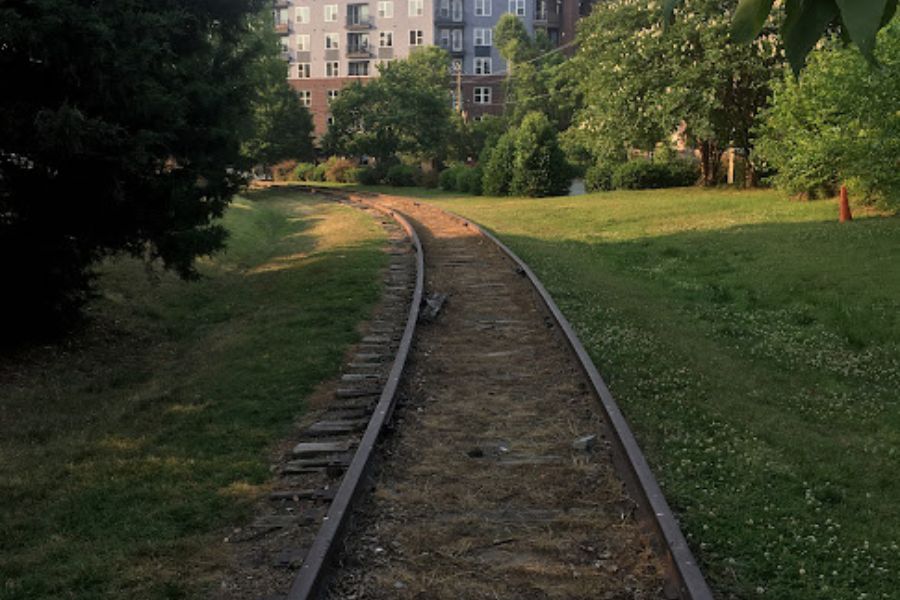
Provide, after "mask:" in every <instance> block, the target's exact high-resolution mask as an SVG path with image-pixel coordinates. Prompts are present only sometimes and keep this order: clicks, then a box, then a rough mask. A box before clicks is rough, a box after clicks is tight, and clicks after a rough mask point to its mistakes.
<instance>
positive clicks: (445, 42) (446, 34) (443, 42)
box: [438, 29, 450, 50]
mask: <svg viewBox="0 0 900 600" xmlns="http://www.w3.org/2000/svg"><path fill="white" fill-rule="evenodd" d="M438 46H440V47H441V48H443V49H444V50H449V49H450V30H449V29H441V30H439V31H438Z"/></svg>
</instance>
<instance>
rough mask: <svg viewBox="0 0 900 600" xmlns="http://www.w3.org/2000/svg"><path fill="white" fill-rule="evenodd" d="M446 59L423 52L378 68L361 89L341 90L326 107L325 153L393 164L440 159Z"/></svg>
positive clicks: (434, 51)
mask: <svg viewBox="0 0 900 600" xmlns="http://www.w3.org/2000/svg"><path fill="white" fill-rule="evenodd" d="M449 68H450V57H449V55H448V54H447V53H446V52H445V51H444V50H441V49H440V48H436V47H432V46H429V47H427V48H423V49H421V50H418V51H416V52H414V53H413V54H412V55H411V56H410V57H409V58H407V59H403V60H394V61H391V62H390V63H387V64H386V65H383V66H380V67H379V69H380V76H379V77H377V78H374V79H372V80H371V81H370V82H368V83H367V84H366V85H362V84H361V83H358V82H356V83H354V84H351V85H349V86H346V87H345V88H344V89H343V90H341V94H340V96H338V98H336V99H335V100H334V101H333V102H332V104H331V114H332V117H333V118H334V122H333V124H332V125H331V126H330V127H329V128H328V133H327V134H326V135H325V137H324V138H323V140H322V145H323V147H324V149H325V150H326V152H329V153H331V154H340V155H345V156H363V155H366V156H372V157H374V158H375V159H376V160H377V162H379V163H381V162H386V163H390V162H395V161H396V160H397V159H398V156H399V155H401V154H403V155H409V156H413V157H415V158H417V159H421V160H432V159H437V158H441V157H442V156H443V154H444V153H445V151H446V150H445V147H446V145H447V142H448V141H449V139H450V137H451V132H452V121H451V112H452V111H451V109H450V90H449V88H448V86H447V77H446V74H447V72H448V71H449Z"/></svg>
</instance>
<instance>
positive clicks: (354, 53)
mask: <svg viewBox="0 0 900 600" xmlns="http://www.w3.org/2000/svg"><path fill="white" fill-rule="evenodd" d="M371 56H372V48H371V47H370V46H369V45H368V44H360V45H358V46H350V47H348V48H347V58H371Z"/></svg>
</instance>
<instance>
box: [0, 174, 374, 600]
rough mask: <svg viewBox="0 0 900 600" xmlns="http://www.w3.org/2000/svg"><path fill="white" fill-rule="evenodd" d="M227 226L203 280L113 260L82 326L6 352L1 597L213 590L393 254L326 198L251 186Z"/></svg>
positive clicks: (1, 394) (173, 594)
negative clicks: (273, 462) (277, 451)
mask: <svg viewBox="0 0 900 600" xmlns="http://www.w3.org/2000/svg"><path fill="white" fill-rule="evenodd" d="M225 224H226V225H227V226H228V229H229V230H230V232H231V240H230V244H229V248H228V250H227V252H224V253H222V254H220V255H218V256H216V257H214V258H211V259H207V260H204V261H202V262H201V267H200V268H201V271H202V273H203V275H204V279H203V280H202V281H200V282H197V283H184V282H181V281H179V280H177V279H175V278H173V277H170V276H168V275H163V276H162V277H160V278H159V279H158V281H156V282H152V281H150V280H148V278H147V275H146V273H145V271H144V268H143V266H142V265H141V264H139V263H137V262H135V261H131V260H116V261H111V262H110V263H109V264H107V265H104V267H103V270H102V271H103V276H102V279H101V287H100V289H101V292H102V298H101V299H99V300H98V301H97V302H96V303H95V304H94V305H92V306H91V311H90V312H91V315H92V323H91V324H90V325H89V326H88V327H87V329H86V331H84V332H81V333H79V334H78V335H76V336H75V337H74V338H72V339H70V340H68V341H66V342H63V343H60V344H58V345H56V346H51V347H46V348H34V349H31V350H29V351H27V352H23V353H20V354H18V355H14V356H6V357H4V358H3V361H4V362H3V365H2V369H0V598H3V599H4V600H7V599H8V600H13V599H23V600H24V599H28V600H34V599H43V598H46V599H50V598H52V599H58V598H79V599H88V598H98V599H99V598H104V599H107V598H108V599H112V598H116V599H118V598H197V597H206V596H207V595H208V594H209V591H208V589H207V588H208V586H213V587H214V586H215V585H216V579H215V575H216V572H217V569H220V568H222V567H223V564H224V561H223V560H222V557H221V556H220V555H219V554H220V553H221V552H222V544H221V538H222V537H223V535H224V534H223V531H225V530H226V529H227V528H228V527H230V526H233V525H237V524H240V523H241V521H242V519H245V518H246V517H247V516H248V512H249V508H250V506H251V505H252V501H253V499H254V498H255V497H257V495H258V494H259V493H260V491H261V490H262V489H264V486H265V484H266V482H267V481H268V479H269V477H270V473H269V468H268V467H269V462H270V461H269V456H268V452H270V451H271V448H272V447H273V445H274V444H276V443H277V442H278V441H279V440H281V439H283V438H284V437H285V436H286V435H288V433H289V432H290V429H291V424H292V421H293V419H294V418H295V417H296V416H297V415H298V414H299V413H300V412H302V410H303V408H304V398H305V397H306V396H307V395H308V394H309V393H310V392H311V391H312V390H313V388H314V386H315V385H316V384H317V383H318V382H320V381H322V380H323V379H325V378H327V377H329V376H331V375H333V374H335V373H336V371H337V369H338V368H339V365H340V362H341V358H342V356H343V353H344V352H345V350H346V348H347V346H348V345H349V344H350V343H352V342H353V341H354V340H355V339H357V337H358V334H357V325H358V323H359V322H360V321H361V320H362V319H364V318H365V317H366V316H367V314H368V311H369V310H370V308H371V306H372V305H373V303H374V302H375V301H376V300H377V297H378V289H379V288H378V276H377V272H378V270H379V268H381V267H382V266H383V265H384V264H385V255H384V254H383V252H381V250H380V248H381V245H382V244H383V242H384V238H383V233H382V231H381V229H380V228H379V227H378V225H377V224H376V223H375V222H374V221H373V220H372V219H371V218H370V217H369V216H367V215H365V214H363V213H361V212H360V211H356V210H354V209H351V208H347V207H343V206H340V205H337V204H335V203H331V202H327V201H323V200H321V199H315V198H311V197H305V196H302V195H300V194H296V193H293V192H289V191H278V190H275V191H270V192H264V193H257V194H255V195H253V196H250V197H247V198H243V199H238V200H237V201H236V202H235V203H234V205H233V207H232V209H231V210H229V212H228V214H227V216H226V217H225ZM274 267H277V268H274ZM204 590H205V591H204Z"/></svg>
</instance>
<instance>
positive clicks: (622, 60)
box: [568, 0, 782, 184]
mask: <svg viewBox="0 0 900 600" xmlns="http://www.w3.org/2000/svg"><path fill="white" fill-rule="evenodd" d="M736 5H737V0H726V1H725V2H720V1H718V0H693V1H692V2H691V4H690V10H689V11H684V12H683V13H682V14H680V15H679V18H678V19H676V20H675V21H674V22H673V23H672V24H671V25H670V26H669V28H668V31H667V32H666V33H665V34H664V33H663V31H662V24H661V18H660V17H661V15H660V12H659V9H658V8H654V6H657V5H655V4H654V3H643V2H632V1H630V0H611V1H610V2H604V3H602V4H598V5H596V6H595V9H594V11H593V13H592V14H591V15H590V16H589V17H587V18H585V19H583V20H582V23H581V26H580V28H579V34H578V35H579V38H578V39H579V50H578V53H577V54H576V56H575V58H574V59H573V61H572V65H571V66H570V67H568V68H569V69H571V71H570V72H572V73H577V75H578V81H579V85H580V90H581V92H582V94H583V95H584V108H583V109H581V110H580V111H579V112H578V114H577V115H576V117H575V119H574V125H573V128H574V129H576V130H577V133H576V134H575V135H576V137H578V138H580V141H581V144H582V145H586V146H587V147H588V148H589V149H590V150H591V153H592V155H593V156H594V159H595V160H608V159H609V158H611V157H612V156H615V155H617V154H620V153H621V152H622V149H623V148H638V149H642V150H646V151H652V150H653V149H654V148H655V147H656V145H657V144H658V143H659V142H661V141H666V140H667V138H668V137H669V136H671V135H672V134H673V132H675V131H677V130H679V129H680V132H681V135H683V137H684V138H685V140H686V141H687V142H688V143H689V144H690V145H692V146H695V147H699V148H700V150H701V153H702V155H703V160H702V166H703V181H704V183H705V184H713V183H714V182H715V181H716V175H717V173H716V167H717V161H716V157H717V156H718V154H719V152H720V151H721V149H724V148H726V147H728V146H730V145H733V146H735V147H737V148H742V149H745V150H749V149H750V148H751V147H752V145H753V140H752V136H751V134H750V132H751V129H752V127H753V125H754V124H755V119H756V117H757V114H758V112H759V111H760V110H761V108H763V107H764V106H766V103H767V100H768V97H769V95H770V82H771V81H772V80H773V78H776V77H777V76H778V75H779V74H780V72H781V67H780V65H781V61H782V59H781V55H780V53H779V49H778V47H777V45H776V43H775V41H774V39H773V38H772V37H771V36H763V37H760V38H759V39H757V40H756V41H755V42H754V43H753V44H746V45H735V44H730V43H729V42H728V30H729V26H730V25H729V22H730V17H731V15H732V14H733V12H734V10H735V8H736Z"/></svg>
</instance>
